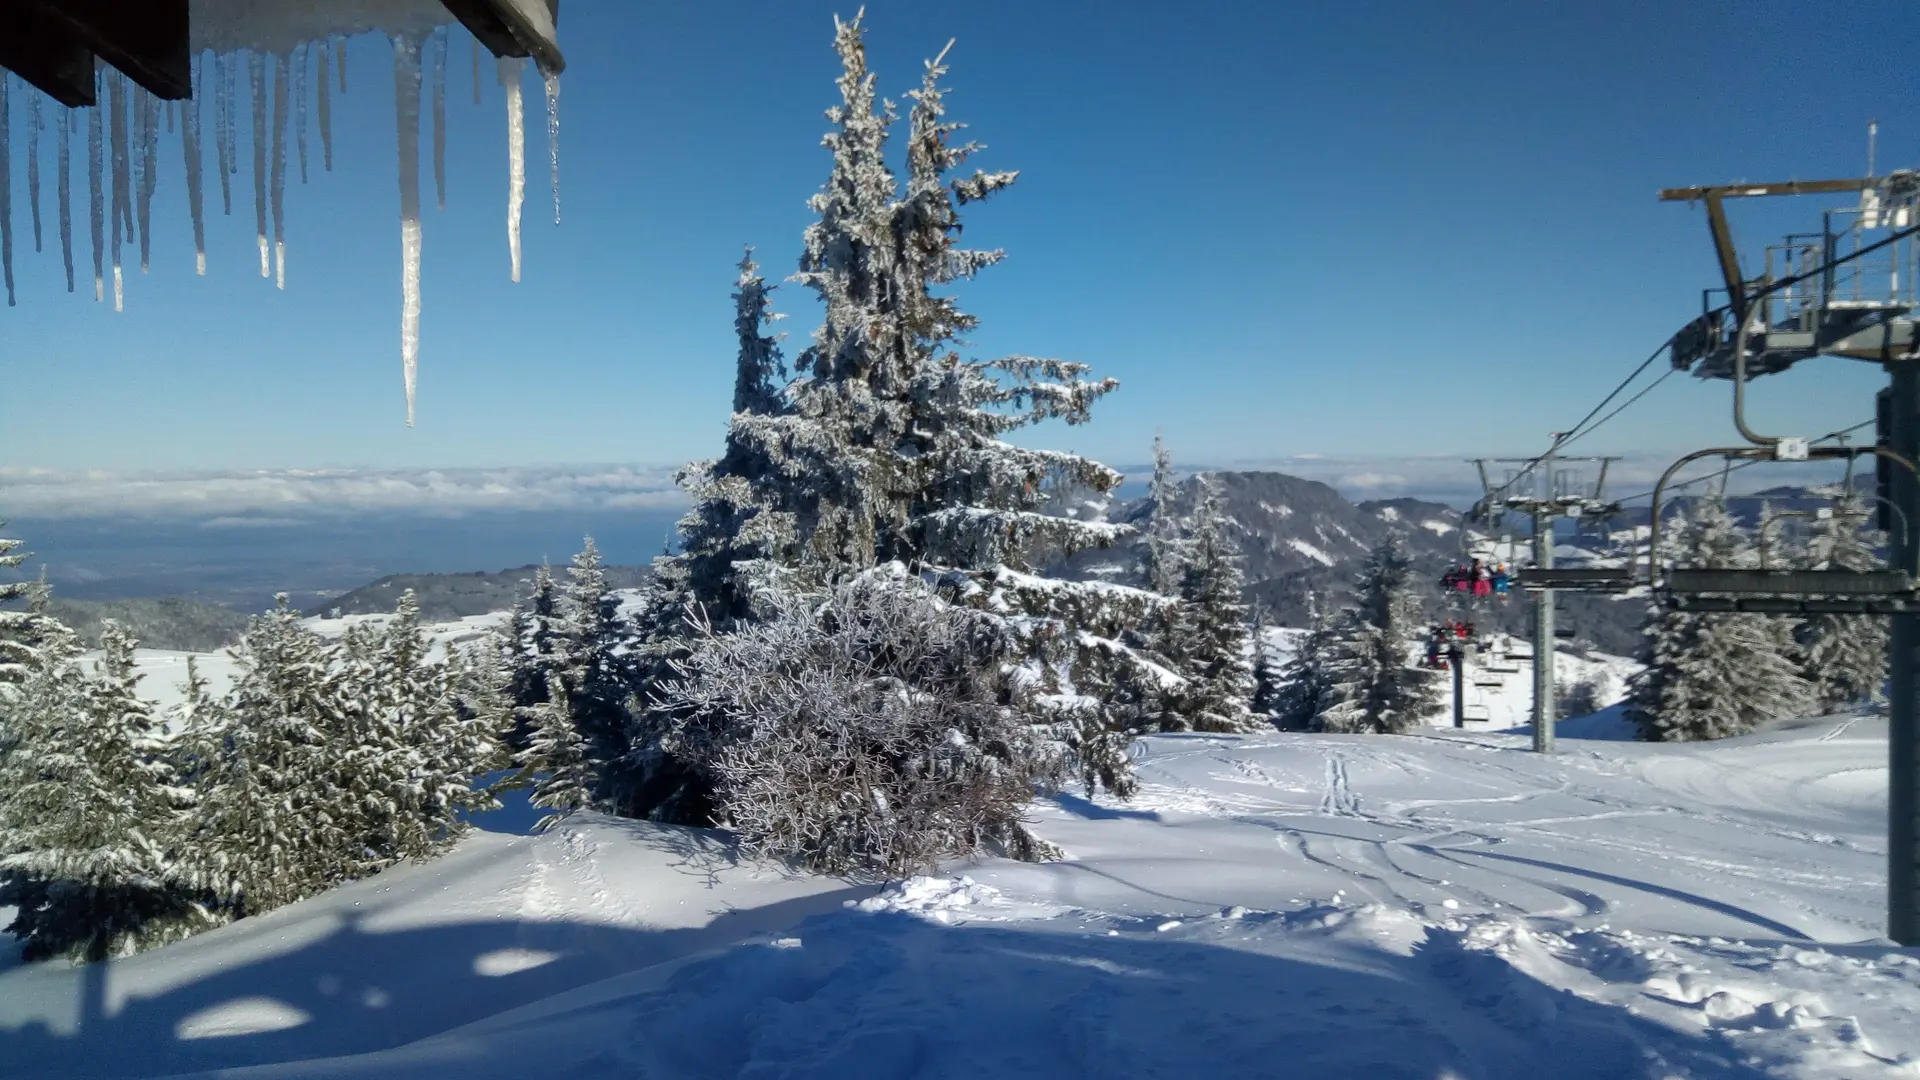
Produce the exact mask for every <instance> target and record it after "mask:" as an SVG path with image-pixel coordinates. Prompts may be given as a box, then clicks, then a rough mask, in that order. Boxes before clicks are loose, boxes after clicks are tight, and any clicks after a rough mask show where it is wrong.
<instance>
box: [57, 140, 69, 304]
mask: <svg viewBox="0 0 1920 1080" xmlns="http://www.w3.org/2000/svg"><path fill="white" fill-rule="evenodd" d="M67 115H68V116H69V117H71V116H72V115H73V110H71V109H69V110H67ZM54 126H55V127H57V128H59V129H60V131H59V143H60V150H59V155H58V160H59V166H58V173H59V177H60V193H59V202H60V257H61V260H62V261H63V262H64V263H65V264H66V267H67V291H68V292H72V291H73V189H72V188H70V187H69V186H68V184H67V176H68V173H69V172H70V171H71V162H72V159H73V150H72V148H71V146H70V144H71V142H72V140H73V135H72V132H71V131H70V130H69V129H70V128H72V126H73V125H72V124H60V123H56V124H55V125H54Z"/></svg>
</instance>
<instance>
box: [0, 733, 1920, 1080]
mask: <svg viewBox="0 0 1920 1080" xmlns="http://www.w3.org/2000/svg"><path fill="white" fill-rule="evenodd" d="M1573 734H1577V730H1576V731H1575V732H1573ZM1525 747H1526V739H1525V737H1524V736H1523V735H1519V734H1511V733H1488V732H1464V733H1455V732H1451V731H1445V730H1433V731H1430V732H1429V733H1427V734H1424V735H1417V736H1398V737H1396V736H1375V737H1368V736H1314V735H1282V734H1274V735H1270V736H1259V737H1251V738H1234V737H1225V736H1204V735H1184V736H1162V737H1157V738H1153V739H1148V740H1145V741H1144V742H1143V743H1142V744H1141V745H1140V751H1139V753H1140V769H1141V774H1142V777H1143V780H1144V784H1143V789H1142V791H1141V793H1140V795H1139V796H1138V797H1137V798H1136V799H1134V800H1133V801H1132V802H1131V803H1128V804H1118V803H1114V802H1111V801H1109V800H1105V799H1101V800H1097V801H1088V800H1085V799H1082V798H1079V797H1076V796H1073V795H1065V796H1061V797H1059V798H1058V799H1055V800H1050V801H1047V802H1044V803H1042V804H1040V805H1038V806H1037V807H1036V810H1035V817H1036V821H1037V826H1038V829H1039V831H1040V832H1041V833H1043V834H1044V835H1046V836H1048V837H1050V838H1051V839H1053V840H1055V841H1057V842H1059V843H1061V844H1062V845H1064V846H1065V848H1066V849H1067V851H1068V852H1069V855H1070V858H1069V859H1068V860H1066V861H1064V862H1059V863H1053V864H1047V865H1039V866H1035V865H1025V864H1019V863H1011V862H1006V861H999V860H987V861H983V862H980V863H977V864H973V865H967V866H955V867H950V868H948V869H947V871H946V876H944V877H939V878H934V879H921V880H916V881H913V882H908V883H904V884H895V885H893V886H890V887H888V888H887V889H885V890H884V891H879V892H878V893H876V890H875V889H874V888H872V887H869V886H861V885H856V884H853V883H848V882H843V881H837V880H827V879H813V878H806V877H800V876H795V875H791V874H787V873H784V872H782V871H780V870H778V869H774V868H766V867H754V866H750V865H741V864H739V863H738V861H737V860H736V859H735V857H734V856H733V854H732V852H731V850H730V849H729V848H728V847H727V845H726V842H725V839H724V837H723V836H722V835H721V834H717V833H708V832H701V831H694V830H683V829H673V828H665V827H660V826H653V825H646V824H640V823H633V822H618V821H611V820H607V819H602V818H583V819H579V820H577V821H576V822H574V823H572V824H570V825H565V826H562V827H561V828H559V829H557V830H555V831H553V832H551V833H549V834H546V835H542V836H525V835H520V834H519V833H520V831H521V830H522V829H523V828H524V826H525V824H526V823H527V821H528V815H527V814H526V813H525V811H524V808H521V809H519V810H512V811H506V812H502V813H501V814H500V815H496V816H493V818H492V820H491V821H489V822H488V823H487V824H488V825H489V826H490V827H491V828H494V829H497V830H500V831H493V832H481V833H478V834H476V835H474V836H472V837H470V838H469V839H467V840H465V841H463V842H462V843H461V845H460V846H459V847H458V849H457V850H456V851H455V852H454V853H453V854H451V855H449V856H447V857H446V858H444V859H441V860H439V861H437V862H434V863H430V864H426V865H421V866H408V867H402V868H399V869H396V870H391V871H388V872H387V873H384V874H381V875H379V876H378V877H375V878H372V879H370V880H367V881H364V882H360V883H357V884H355V885H352V886H349V887H346V888H343V889H340V890H337V891H335V892H334V893H331V894H329V895H327V896H323V897H319V898H316V899H314V900H311V901H308V902H305V903H302V904H297V905H294V906H292V907H290V908H286V909H283V910H281V911H278V912H275V913H272V914H270V915H267V916H265V917H262V918H259V919H253V920H247V921H244V922H242V923H238V924H235V925H233V926H230V927H226V928H224V929H221V930H219V931H215V932H213V933H210V934H206V935H203V936H201V937H200V938H197V939H194V940H191V941H188V942H185V943H182V944H179V945H175V946H171V947H168V948H165V949H161V950H157V951H155V952H152V953H148V954H145V955H141V956H137V957H133V958H130V959H128V960H125V961H119V962H115V963H113V964H110V965H106V966H104V967H95V968H90V969H72V968H59V967H51V966H34V967H16V968H12V969H9V970H6V971H0V1076H4V1077H9V1078H11V1077H20V1076H36V1075H68V1076H70V1075H85V1076H101V1077H115V1076H118V1077H129V1076H162V1075H171V1074H176V1073H193V1074H196V1075H214V1072H212V1071H213V1070H222V1071H219V1072H218V1073H217V1074H218V1075H221V1076H258V1077H274V1078H282V1077H296V1076H301V1077H304V1076H328V1077H334V1076H402V1075H404V1076H423V1077H442V1076H444V1077H448V1078H454V1077H458V1078H460V1080H483V1078H486V1077H494V1076H498V1077H502V1078H506V1077H513V1078H524V1077H527V1076H534V1075H537V1076H583V1077H584V1076H646V1077H660V1078H680V1077H688V1078H692V1077H703V1078H704V1077H756V1078H772V1077H791V1078H798V1077H822V1078H824V1077H968V1078H973V1077H1060V1076H1086V1077H1092V1076H1096V1075H1098V1076H1102V1077H1169V1078H1171V1077H1272V1076H1309V1077H1321V1076H1324V1077H1361V1076H1365V1077H1409V1078H1411V1077H1420V1078H1439V1077H1457V1078H1467V1077H1490V1078H1498V1077H1513V1078H1516V1080H1518V1078H1527V1080H1534V1078H1538V1077H1549V1076H1550V1077H1568V1076H1580V1077H1633V1076H1644V1077H1683V1076H1684V1077H1753V1076H1784V1077H1806V1078H1820V1080H1827V1078H1838V1077H1872V1076H1901V1075H1905V1076H1913V1075H1920V1058H1917V1055H1920V1024H1917V1023H1916V1022H1915V1019H1916V1017H1920V950H1914V949H1899V948H1895V947H1893V946H1891V945H1890V944H1889V943H1887V942H1886V941H1885V940H1884V939H1882V938H1881V937H1880V936H1879V935H1880V934H1881V906H1882V904H1883V902H1884V897H1883V889H1884V870H1883V865H1882V864H1883V861H1884V858H1885V813H1886V800H1885V794H1884V792H1885V783H1886V772H1885V760H1886V725H1885V721H1884V720H1880V719H1877V718H1850V717H1832V718H1825V719H1819V720H1811V721H1807V722H1805V723H1802V724H1798V725H1794V726H1790V727H1786V728H1782V729H1779V730H1775V731H1772V732H1768V733H1765V734H1762V735H1755V736H1749V737H1746V738H1742V739H1736V740H1730V741H1728V742H1724V743H1720V744H1713V745H1700V744H1694V745H1648V744H1639V743H1632V742H1619V741H1594V740H1583V739H1579V738H1577V737H1569V738H1566V739H1564V741H1563V743H1562V747H1563V750H1562V752H1561V753H1560V754H1557V755H1555V756H1553V757H1550V758H1549V757H1540V756H1537V755H1534V754H1532V753H1530V752H1528V751H1527V750H1526V749H1525Z"/></svg>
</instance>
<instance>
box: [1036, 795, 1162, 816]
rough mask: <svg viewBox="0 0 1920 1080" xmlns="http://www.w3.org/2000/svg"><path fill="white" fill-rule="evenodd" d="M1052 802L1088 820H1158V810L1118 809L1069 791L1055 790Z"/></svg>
mask: <svg viewBox="0 0 1920 1080" xmlns="http://www.w3.org/2000/svg"><path fill="white" fill-rule="evenodd" d="M1052 802H1053V803H1054V804H1055V805H1057V806H1059V807H1060V809H1062V810H1065V811H1066V812H1067V813H1069V814H1072V815H1073V816H1074V817H1078V818H1085V819H1087V820H1089V821H1123V820H1126V821H1159V820H1160V812H1159V811H1158V810H1119V809H1115V808H1113V807H1109V806H1101V805H1100V804H1099V803H1097V802H1094V801H1093V800H1092V799H1088V798H1085V797H1083V796H1080V795H1075V794H1074V793H1072V792H1070V791H1060V792H1055V793H1054V795H1053V798H1052Z"/></svg>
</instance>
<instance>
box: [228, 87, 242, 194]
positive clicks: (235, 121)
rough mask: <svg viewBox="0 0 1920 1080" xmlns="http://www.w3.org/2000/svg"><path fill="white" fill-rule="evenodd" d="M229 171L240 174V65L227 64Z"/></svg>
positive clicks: (236, 174) (229, 172)
mask: <svg viewBox="0 0 1920 1080" xmlns="http://www.w3.org/2000/svg"><path fill="white" fill-rule="evenodd" d="M226 82H227V172H228V174H229V175H232V176H239V175H240V137H239V135H238V133H237V132H236V130H235V129H236V128H237V127H238V126H239V124H240V65H239V64H238V63H232V64H228V65H227V79H226Z"/></svg>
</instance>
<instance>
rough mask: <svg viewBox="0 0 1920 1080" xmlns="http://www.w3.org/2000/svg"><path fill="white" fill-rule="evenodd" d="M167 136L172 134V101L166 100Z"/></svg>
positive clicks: (170, 99)
mask: <svg viewBox="0 0 1920 1080" xmlns="http://www.w3.org/2000/svg"><path fill="white" fill-rule="evenodd" d="M167 134H169V135H171V134H173V99H172V98H168V99H167Z"/></svg>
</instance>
